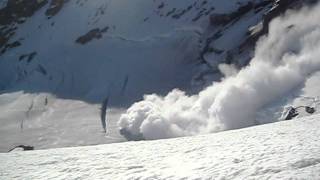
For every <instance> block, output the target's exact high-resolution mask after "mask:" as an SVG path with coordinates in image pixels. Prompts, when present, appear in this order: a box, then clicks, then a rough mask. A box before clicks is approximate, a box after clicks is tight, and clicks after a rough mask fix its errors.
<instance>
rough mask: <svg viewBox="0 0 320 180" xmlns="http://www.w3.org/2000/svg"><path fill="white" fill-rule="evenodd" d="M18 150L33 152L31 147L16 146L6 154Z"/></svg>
mask: <svg viewBox="0 0 320 180" xmlns="http://www.w3.org/2000/svg"><path fill="white" fill-rule="evenodd" d="M19 148H21V149H22V150H23V151H32V150H34V147H33V146H25V145H19V146H16V147H14V148H12V149H10V150H9V151H8V152H11V151H14V150H15V149H19Z"/></svg>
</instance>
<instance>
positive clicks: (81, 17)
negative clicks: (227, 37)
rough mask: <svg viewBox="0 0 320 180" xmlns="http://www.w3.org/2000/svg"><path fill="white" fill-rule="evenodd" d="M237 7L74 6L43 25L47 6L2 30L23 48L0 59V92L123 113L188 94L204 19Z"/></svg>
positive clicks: (105, 0)
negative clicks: (155, 97) (177, 92)
mask: <svg viewBox="0 0 320 180" xmlns="http://www.w3.org/2000/svg"><path fill="white" fill-rule="evenodd" d="M236 2H237V1H236V0H232V1H227V2H221V1H196V0H186V1H169V0H166V1H149V0H138V1H134V2H133V1H128V0H127V1H117V0H95V1H86V0H78V1H76V0H73V1H65V2H64V4H63V5H62V8H61V10H60V11H58V13H57V14H56V15H54V16H52V17H51V16H49V17H48V16H47V15H46V10H47V9H48V8H49V6H50V4H51V1H49V3H47V5H46V6H44V7H43V8H41V9H40V10H39V11H37V12H36V13H35V14H34V15H33V16H32V17H30V18H27V19H26V22H25V23H23V24H13V25H12V26H13V27H6V28H8V29H10V28H17V30H16V31H15V34H14V35H13V36H12V37H11V38H10V43H13V42H17V44H19V43H20V44H21V45H20V46H18V47H15V48H11V49H10V48H9V49H6V50H5V51H4V54H2V55H1V56H0V88H1V89H3V90H4V91H6V92H12V91H19V90H24V91H26V92H30V93H37V92H49V93H52V94H55V95H57V96H58V97H62V98H67V99H80V100H85V101H88V102H93V103H100V102H102V100H103V99H104V98H105V97H106V96H107V95H108V94H110V96H112V97H113V98H112V100H111V101H110V103H111V104H112V105H113V106H122V107H123V106H129V105H130V104H131V103H133V102H135V101H137V100H141V99H142V96H143V94H149V93H154V92H156V93H160V94H165V93H167V92H169V91H170V90H172V89H173V88H182V89H185V90H190V89H191V86H190V83H191V80H192V78H193V76H194V74H195V71H197V67H198V66H199V64H200V61H199V59H198V57H199V52H200V51H201V47H200V46H201V43H200V42H199V41H200V40H201V33H202V32H204V31H206V29H207V27H208V25H209V23H208V22H209V15H210V13H213V12H215V13H224V12H230V11H232V10H234V9H236V8H238V7H239V4H237V3H236ZM241 2H242V3H246V2H247V0H243V1H241ZM195 18H197V19H195ZM81 37H82V41H81V40H80V41H78V40H79V38H81ZM86 38H87V39H88V40H84V39H86ZM18 42H19V43H18ZM79 42H80V43H79ZM81 42H82V43H81ZM164 70H165V71H166V73H163V71H164ZM125 82H126V83H125ZM123 87H125V88H123ZM123 90H124V92H123Z"/></svg>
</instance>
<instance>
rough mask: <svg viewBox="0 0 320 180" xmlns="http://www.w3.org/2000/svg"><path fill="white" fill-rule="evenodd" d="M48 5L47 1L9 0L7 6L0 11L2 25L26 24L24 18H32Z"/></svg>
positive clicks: (0, 23)
mask: <svg viewBox="0 0 320 180" xmlns="http://www.w3.org/2000/svg"><path fill="white" fill-rule="evenodd" d="M46 3H47V0H19V1H17V0H8V3H7V6H6V7H5V8H3V9H1V10H0V25H7V24H10V23H12V22H18V23H21V22H24V21H23V20H22V18H25V17H30V16H32V15H33V14H34V13H35V12H36V11H37V10H38V9H40V8H41V7H43V6H44V5H45V4H46Z"/></svg>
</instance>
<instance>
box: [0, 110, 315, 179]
mask: <svg viewBox="0 0 320 180" xmlns="http://www.w3.org/2000/svg"><path fill="white" fill-rule="evenodd" d="M319 128H320V115H315V116H310V117H308V118H301V119H296V120H292V121H283V122H279V123H273V124H267V125H261V126H255V127H250V128H246V129H241V130H232V131H226V132H221V133H216V134H211V135H201V136H194V137H184V138H176V139H169V140H156V141H141V142H126V143H119V144H109V145H99V146H91V147H77V148H63V149H51V150H40V151H30V152H12V153H2V154H0V161H1V163H0V179H141V180H142V179H221V180H222V179H229V180H231V179H259V180H264V179H282V180H286V179H288V180H289V179H308V180H318V179H320V151H319V149H320V143H319V136H320V131H319Z"/></svg>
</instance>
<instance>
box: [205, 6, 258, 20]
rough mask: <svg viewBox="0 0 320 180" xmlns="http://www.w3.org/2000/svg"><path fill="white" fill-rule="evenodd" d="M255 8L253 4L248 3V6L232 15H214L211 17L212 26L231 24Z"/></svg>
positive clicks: (240, 8) (242, 7)
mask: <svg viewBox="0 0 320 180" xmlns="http://www.w3.org/2000/svg"><path fill="white" fill-rule="evenodd" d="M253 7H254V4H253V3H252V2H248V3H247V4H246V5H244V6H241V7H239V8H238V9H237V10H236V11H234V12H232V13H230V14H212V15H211V16H210V22H211V24H212V25H226V24H228V23H229V22H231V21H233V20H235V19H237V18H240V17H241V16H243V15H244V14H246V13H247V12H249V11H250V10H251V9H252V8H253Z"/></svg>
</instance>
